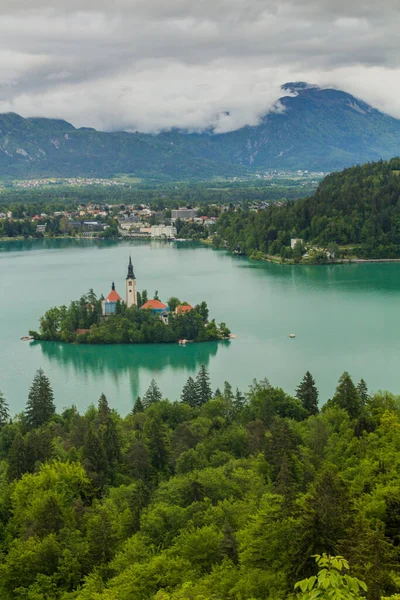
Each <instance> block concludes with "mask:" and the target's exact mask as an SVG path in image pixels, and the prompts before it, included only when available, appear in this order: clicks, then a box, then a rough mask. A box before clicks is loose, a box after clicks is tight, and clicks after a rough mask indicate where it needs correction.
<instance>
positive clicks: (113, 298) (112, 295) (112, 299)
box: [106, 290, 121, 302]
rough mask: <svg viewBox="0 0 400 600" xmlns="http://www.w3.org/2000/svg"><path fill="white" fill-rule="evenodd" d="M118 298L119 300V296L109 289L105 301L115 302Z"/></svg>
mask: <svg viewBox="0 0 400 600" xmlns="http://www.w3.org/2000/svg"><path fill="white" fill-rule="evenodd" d="M118 300H121V296H120V295H119V294H118V293H117V292H116V291H115V290H111V292H110V293H109V294H108V296H107V298H106V302H117V301H118Z"/></svg>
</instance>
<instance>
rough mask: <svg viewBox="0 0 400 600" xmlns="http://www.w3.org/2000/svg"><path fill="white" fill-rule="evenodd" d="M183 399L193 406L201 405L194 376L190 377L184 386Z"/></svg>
mask: <svg viewBox="0 0 400 600" xmlns="http://www.w3.org/2000/svg"><path fill="white" fill-rule="evenodd" d="M181 401H182V402H184V403H185V404H189V406H192V407H193V408H194V407H196V406H199V402H198V393H197V385H196V382H195V380H194V379H193V377H189V379H188V380H187V382H186V383H185V385H184V386H183V390H182V394H181Z"/></svg>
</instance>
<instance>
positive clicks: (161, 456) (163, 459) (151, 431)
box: [144, 415, 169, 471]
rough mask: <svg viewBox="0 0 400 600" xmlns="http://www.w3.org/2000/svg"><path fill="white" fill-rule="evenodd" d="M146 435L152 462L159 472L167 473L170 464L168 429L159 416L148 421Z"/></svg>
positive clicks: (145, 429)
mask: <svg viewBox="0 0 400 600" xmlns="http://www.w3.org/2000/svg"><path fill="white" fill-rule="evenodd" d="M144 433H145V437H146V441H147V447H148V449H149V456H150V461H151V464H152V466H153V468H154V469H156V470H157V471H167V470H168V463H169V434H168V428H167V426H166V425H165V423H163V421H162V420H161V417H160V416H159V415H156V416H155V417H153V418H150V419H148V420H147V421H146V424H145V427H144Z"/></svg>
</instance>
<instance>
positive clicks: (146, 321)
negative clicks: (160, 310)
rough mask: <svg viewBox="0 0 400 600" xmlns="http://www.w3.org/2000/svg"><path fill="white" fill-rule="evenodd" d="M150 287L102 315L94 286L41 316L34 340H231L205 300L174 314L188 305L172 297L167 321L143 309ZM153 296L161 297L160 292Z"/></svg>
mask: <svg viewBox="0 0 400 600" xmlns="http://www.w3.org/2000/svg"><path fill="white" fill-rule="evenodd" d="M147 298H148V294H147V290H143V291H142V292H141V293H140V292H139V293H138V305H137V306H135V305H134V306H131V307H130V308H128V307H127V306H126V304H125V302H122V301H121V302H120V301H117V303H116V312H115V314H113V315H109V316H107V318H103V316H102V307H101V301H102V300H103V299H104V298H103V297H101V298H100V299H98V298H97V296H96V294H95V293H94V291H93V290H92V289H91V290H89V292H88V293H87V294H84V295H83V296H82V297H81V298H80V299H79V300H75V301H72V302H71V303H70V305H69V306H68V307H67V306H60V307H57V306H54V307H52V308H50V309H49V310H47V311H46V313H45V314H44V316H43V317H41V318H40V320H39V323H40V329H39V332H37V331H30V332H29V335H31V336H32V337H33V338H34V339H35V340H37V341H38V340H41V341H52V342H68V343H74V344H168V343H174V342H178V340H181V339H186V340H190V341H194V342H210V341H215V340H223V339H228V338H229V335H230V331H229V329H228V327H227V326H226V324H225V323H220V324H219V325H217V324H216V322H215V320H214V319H213V320H211V321H209V310H208V306H207V303H206V302H200V304H198V305H196V306H195V307H193V310H190V311H188V312H185V313H182V314H175V309H176V307H177V306H179V305H182V304H187V302H181V301H180V300H179V298H176V297H172V298H170V299H169V300H168V302H167V305H168V308H169V310H170V313H169V316H168V323H164V322H163V321H162V320H161V319H160V318H159V316H158V315H156V314H153V312H152V310H140V308H141V306H143V304H145V303H146V302H147ZM154 299H156V300H158V299H159V298H158V292H156V293H155V297H154Z"/></svg>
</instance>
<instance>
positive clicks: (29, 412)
mask: <svg viewBox="0 0 400 600" xmlns="http://www.w3.org/2000/svg"><path fill="white" fill-rule="evenodd" d="M55 410H56V407H55V405H54V395H53V390H52V389H51V385H50V381H49V379H48V377H46V375H45V374H44V372H43V370H42V369H39V370H38V371H37V373H36V375H35V377H34V379H33V382H32V385H31V389H30V390H29V395H28V402H27V405H26V421H27V424H28V426H29V427H31V428H36V427H40V426H41V425H43V424H44V423H47V421H49V420H50V419H51V417H52V416H53V415H54V413H55Z"/></svg>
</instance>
